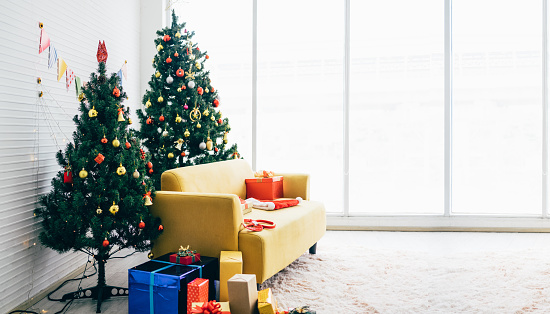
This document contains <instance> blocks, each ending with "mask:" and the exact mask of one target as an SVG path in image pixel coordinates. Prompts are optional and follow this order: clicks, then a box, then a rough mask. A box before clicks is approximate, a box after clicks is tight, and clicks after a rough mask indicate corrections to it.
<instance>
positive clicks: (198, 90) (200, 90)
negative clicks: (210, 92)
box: [197, 87, 204, 95]
mask: <svg viewBox="0 0 550 314" xmlns="http://www.w3.org/2000/svg"><path fill="white" fill-rule="evenodd" d="M203 92H204V90H203V89H202V87H198V88H197V93H199V95H202V93H203Z"/></svg>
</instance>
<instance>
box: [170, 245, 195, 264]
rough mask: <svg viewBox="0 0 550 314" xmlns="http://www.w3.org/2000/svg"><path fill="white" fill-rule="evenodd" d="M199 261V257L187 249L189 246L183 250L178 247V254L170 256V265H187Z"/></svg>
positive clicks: (181, 247)
mask: <svg viewBox="0 0 550 314" xmlns="http://www.w3.org/2000/svg"><path fill="white" fill-rule="evenodd" d="M200 260H201V255H200V254H199V253H197V251H193V250H190V249H189V245H188V246H187V247H186V248H184V247H183V246H180V249H179V251H178V253H175V254H172V255H170V263H175V264H182V265H189V264H192V263H195V262H199V261H200Z"/></svg>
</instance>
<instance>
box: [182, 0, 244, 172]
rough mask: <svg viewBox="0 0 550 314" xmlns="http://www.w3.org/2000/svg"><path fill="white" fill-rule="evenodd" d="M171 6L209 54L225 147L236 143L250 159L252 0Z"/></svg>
mask: <svg viewBox="0 0 550 314" xmlns="http://www.w3.org/2000/svg"><path fill="white" fill-rule="evenodd" d="M174 9H175V10H176V14H177V15H178V16H179V21H180V23H181V22H185V23H186V26H185V27H186V29H187V30H189V31H195V36H194V37H193V42H194V43H197V44H198V46H199V48H201V50H204V51H206V52H208V56H209V57H210V58H209V59H208V61H207V62H205V63H204V66H205V69H206V70H208V71H210V79H211V80H212V86H214V88H216V89H217V90H218V95H219V98H220V106H219V107H218V109H219V110H220V111H221V112H222V113H223V117H227V118H228V119H229V125H230V126H231V132H229V135H228V141H229V143H228V147H230V146H231V145H232V144H233V143H236V144H237V145H238V150H239V153H240V154H241V156H242V157H243V158H245V159H247V160H249V161H250V160H251V159H252V134H251V130H252V98H251V97H250V95H251V94H252V13H251V12H252V3H251V2H248V1H246V2H245V1H237V2H233V1H223V0H200V1H198V0H188V1H177V2H175V5H174Z"/></svg>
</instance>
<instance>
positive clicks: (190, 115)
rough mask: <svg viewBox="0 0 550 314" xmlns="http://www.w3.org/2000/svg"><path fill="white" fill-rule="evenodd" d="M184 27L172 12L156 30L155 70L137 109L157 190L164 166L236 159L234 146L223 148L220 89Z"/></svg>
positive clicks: (225, 130)
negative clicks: (167, 21)
mask: <svg viewBox="0 0 550 314" xmlns="http://www.w3.org/2000/svg"><path fill="white" fill-rule="evenodd" d="M184 27H185V23H182V24H178V19H177V16H176V15H175V13H174V11H172V26H171V27H166V28H164V29H162V30H159V31H157V35H158V38H157V39H155V45H156V47H157V51H158V54H157V55H156V56H155V58H154V59H153V66H154V67H155V68H156V72H155V74H153V75H152V76H151V80H150V81H149V87H150V90H147V92H146V93H145V95H144V96H143V100H142V102H143V105H144V106H145V113H144V112H142V111H141V110H138V111H137V115H138V117H139V119H140V122H141V129H140V132H138V136H139V137H140V138H141V139H142V140H143V145H144V146H145V147H147V149H148V150H149V152H150V154H151V161H152V163H153V169H151V170H149V171H150V175H152V178H153V181H154V184H155V187H156V188H157V189H159V188H160V176H161V174H162V173H163V172H164V171H166V170H169V169H173V168H177V167H184V166H189V165H196V164H203V163H209V162H213V161H220V160H226V159H230V158H237V157H238V153H237V146H236V145H232V146H231V147H230V148H226V144H227V134H228V133H229V131H230V130H231V128H230V127H229V124H228V120H227V118H223V117H222V113H221V111H218V109H217V108H218V106H219V105H220V101H219V98H218V91H217V90H216V89H215V88H214V87H213V86H212V84H211V82H210V78H209V73H210V72H209V71H205V70H204V62H205V61H206V60H207V59H208V58H209V56H208V55H207V54H206V52H203V51H201V50H200V49H199V47H197V45H196V44H193V43H192V42H191V39H192V38H193V36H194V34H195V33H194V32H188V31H187V30H185V29H184Z"/></svg>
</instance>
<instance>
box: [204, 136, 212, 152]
mask: <svg viewBox="0 0 550 314" xmlns="http://www.w3.org/2000/svg"><path fill="white" fill-rule="evenodd" d="M213 146H214V144H213V143H212V139H210V136H209V137H207V138H206V149H207V150H212V148H213Z"/></svg>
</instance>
